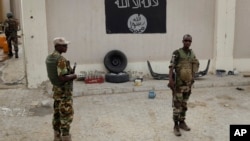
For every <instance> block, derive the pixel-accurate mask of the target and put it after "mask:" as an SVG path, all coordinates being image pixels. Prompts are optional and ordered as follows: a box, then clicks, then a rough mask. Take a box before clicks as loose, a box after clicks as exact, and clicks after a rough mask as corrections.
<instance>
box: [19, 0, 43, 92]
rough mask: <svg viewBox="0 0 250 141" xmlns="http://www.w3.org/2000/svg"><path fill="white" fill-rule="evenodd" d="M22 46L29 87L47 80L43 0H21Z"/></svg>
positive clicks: (36, 85)
mask: <svg viewBox="0 0 250 141" xmlns="http://www.w3.org/2000/svg"><path fill="white" fill-rule="evenodd" d="M21 11H22V12H21V14H22V15H21V17H22V33H23V48H24V52H25V53H24V54H25V64H26V67H25V68H26V76H27V81H28V87H29V88H37V87H39V85H40V84H41V83H42V82H43V81H45V80H47V72H46V66H45V59H46V57H47V55H48V44H47V43H48V41H47V24H46V12H45V11H46V10H45V1H44V0H22V1H21Z"/></svg>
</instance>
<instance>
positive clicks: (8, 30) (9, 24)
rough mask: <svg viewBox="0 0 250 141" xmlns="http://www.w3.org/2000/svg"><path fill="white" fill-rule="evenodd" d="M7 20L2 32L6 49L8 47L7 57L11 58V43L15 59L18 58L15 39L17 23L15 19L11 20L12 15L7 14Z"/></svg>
mask: <svg viewBox="0 0 250 141" xmlns="http://www.w3.org/2000/svg"><path fill="white" fill-rule="evenodd" d="M7 18H8V19H6V20H5V21H4V32H5V36H6V39H7V42H8V47H9V53H8V55H9V57H12V56H13V53H12V43H13V45H14V50H15V57H16V58H18V37H17V31H18V28H19V22H18V20H17V19H14V18H13V14H12V13H7Z"/></svg>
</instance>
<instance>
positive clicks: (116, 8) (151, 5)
mask: <svg viewBox="0 0 250 141" xmlns="http://www.w3.org/2000/svg"><path fill="white" fill-rule="evenodd" d="M166 5H167V3H166V0H105V12H106V33H108V34H113V33H166V26H167V25H166V13H167V12H166Z"/></svg>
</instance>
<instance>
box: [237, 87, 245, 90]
mask: <svg viewBox="0 0 250 141" xmlns="http://www.w3.org/2000/svg"><path fill="white" fill-rule="evenodd" d="M236 90H239V91H244V89H243V88H239V87H237V88H236Z"/></svg>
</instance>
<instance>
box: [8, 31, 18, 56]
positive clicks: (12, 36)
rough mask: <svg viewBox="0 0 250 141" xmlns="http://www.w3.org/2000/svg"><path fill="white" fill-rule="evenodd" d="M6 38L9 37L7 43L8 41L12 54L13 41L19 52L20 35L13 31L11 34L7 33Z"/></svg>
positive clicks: (15, 48) (16, 50)
mask: <svg viewBox="0 0 250 141" xmlns="http://www.w3.org/2000/svg"><path fill="white" fill-rule="evenodd" d="M6 39H7V43H8V48H9V54H12V43H13V46H14V50H15V52H16V53H18V37H17V33H16V32H13V33H10V34H6Z"/></svg>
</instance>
